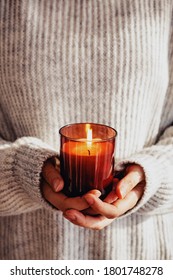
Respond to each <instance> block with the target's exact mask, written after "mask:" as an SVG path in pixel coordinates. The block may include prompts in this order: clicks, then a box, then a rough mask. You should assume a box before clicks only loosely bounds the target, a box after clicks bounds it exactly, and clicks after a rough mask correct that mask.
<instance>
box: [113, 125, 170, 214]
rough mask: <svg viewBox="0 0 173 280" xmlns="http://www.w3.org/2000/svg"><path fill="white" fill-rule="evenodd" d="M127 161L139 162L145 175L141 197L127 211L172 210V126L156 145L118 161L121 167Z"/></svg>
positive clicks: (157, 211) (152, 211) (118, 166)
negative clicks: (134, 205)
mask: <svg viewBox="0 0 173 280" xmlns="http://www.w3.org/2000/svg"><path fill="white" fill-rule="evenodd" d="M128 163H136V164H140V165H141V166H142V167H143V170H144V172H145V177H146V187H145V191H144V195H143V197H142V199H141V200H140V201H139V203H138V204H137V206H136V207H134V208H133V209H132V210H131V211H129V212H128V213H132V212H136V211H137V210H138V213H141V214H142V213H145V214H147V213H148V214H152V213H155V214H156V213H160V211H161V212H162V213H163V212H164V211H166V212H168V211H172V210H173V126H171V127H169V128H167V129H166V131H165V133H164V134H163V136H162V137H161V139H160V141H159V142H158V143H157V145H153V146H151V147H149V148H145V149H143V150H142V151H141V152H139V153H137V154H134V155H132V156H131V157H129V158H127V159H125V160H123V161H122V162H119V163H118V164H117V166H116V168H117V169H121V168H122V167H123V166H124V165H126V164H128Z"/></svg>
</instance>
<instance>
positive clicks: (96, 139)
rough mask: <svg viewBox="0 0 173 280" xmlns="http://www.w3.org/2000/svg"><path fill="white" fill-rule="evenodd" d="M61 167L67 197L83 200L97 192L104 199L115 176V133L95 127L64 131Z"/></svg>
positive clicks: (78, 126) (85, 125)
mask: <svg viewBox="0 0 173 280" xmlns="http://www.w3.org/2000/svg"><path fill="white" fill-rule="evenodd" d="M59 133H60V136H61V148H60V163H61V165H60V167H61V175H62V177H63V179H64V193H65V194H66V195H67V196H70V197H75V196H81V195H83V194H85V193H86V192H88V191H90V190H92V189H98V190H99V191H101V193H102V197H103V196H105V195H106V194H107V193H108V192H109V191H110V190H111V187H112V181H113V174H114V150H115V138H116V135H117V132H116V130H115V129H113V128H111V127H109V126H106V125H103V124H95V123H76V124H70V125H66V126H64V127H62V128H61V129H60V131H59Z"/></svg>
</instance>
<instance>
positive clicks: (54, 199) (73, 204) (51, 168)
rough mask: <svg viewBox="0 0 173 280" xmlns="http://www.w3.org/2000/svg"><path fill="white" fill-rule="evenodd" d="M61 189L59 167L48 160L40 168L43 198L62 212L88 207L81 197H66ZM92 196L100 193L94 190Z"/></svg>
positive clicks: (62, 184)
mask: <svg viewBox="0 0 173 280" xmlns="http://www.w3.org/2000/svg"><path fill="white" fill-rule="evenodd" d="M55 166H56V167H55ZM63 187H64V181H63V179H62V177H61V175H60V166H59V165H57V164H55V162H54V158H51V159H48V160H47V161H46V162H45V163H44V165H43V168H42V181H41V190H42V194H43V196H44V198H45V199H46V200H47V201H48V202H49V203H50V204H52V205H53V206H54V207H55V208H57V209H59V210H61V211H63V212H64V211H66V210H67V209H71V208H73V209H76V210H79V211H81V210H84V209H87V208H88V207H89V205H88V203H87V201H86V200H85V199H84V198H82V197H79V196H78V197H74V198H72V197H67V196H66V195H65V194H64V193H63V192H62V189H63ZM93 194H94V195H96V196H98V195H100V192H98V191H97V190H94V193H93Z"/></svg>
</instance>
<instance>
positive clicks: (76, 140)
mask: <svg viewBox="0 0 173 280" xmlns="http://www.w3.org/2000/svg"><path fill="white" fill-rule="evenodd" d="M86 124H90V125H91V126H92V125H94V126H103V127H107V128H109V129H111V130H112V131H113V132H114V135H113V136H111V137H107V138H103V139H98V138H93V139H92V142H94V143H101V142H106V141H111V140H113V139H115V137H117V134H118V133H117V130H116V129H115V128H113V127H111V126H109V125H106V124H101V123H92V122H90V123H89V122H79V123H70V124H67V125H64V126H62V127H61V128H60V129H59V134H60V135H61V136H64V137H65V138H66V139H68V140H70V141H73V142H81V143H85V142H86V141H87V138H74V137H70V136H67V135H65V134H63V133H62V130H63V129H64V128H67V127H70V126H74V125H86Z"/></svg>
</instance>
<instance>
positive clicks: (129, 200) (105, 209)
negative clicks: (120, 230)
mask: <svg viewBox="0 0 173 280" xmlns="http://www.w3.org/2000/svg"><path fill="white" fill-rule="evenodd" d="M143 189H144V185H143V184H142V183H140V184H138V185H137V186H136V187H135V188H134V189H133V190H132V191H131V192H129V193H128V194H127V196H126V197H125V198H124V199H118V200H116V201H115V202H114V203H112V204H109V203H106V202H104V201H101V200H100V199H99V198H97V197H95V196H93V195H91V194H87V195H85V199H86V201H87V203H88V204H89V205H90V207H92V209H93V210H94V211H95V212H96V213H99V214H100V215H102V216H105V217H106V218H108V219H114V218H117V217H119V216H121V215H122V214H124V213H125V212H127V211H128V210H130V209H131V208H133V207H134V206H135V205H136V203H137V202H138V200H139V199H140V198H141V196H142V194H143Z"/></svg>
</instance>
